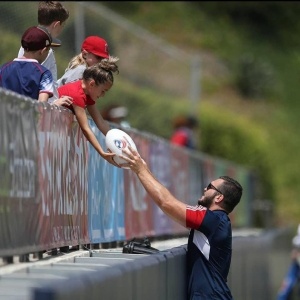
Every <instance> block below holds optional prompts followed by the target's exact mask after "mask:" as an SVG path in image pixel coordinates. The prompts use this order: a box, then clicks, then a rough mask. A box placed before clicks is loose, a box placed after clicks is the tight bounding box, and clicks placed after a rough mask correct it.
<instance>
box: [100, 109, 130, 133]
mask: <svg viewBox="0 0 300 300" xmlns="http://www.w3.org/2000/svg"><path fill="white" fill-rule="evenodd" d="M100 112H101V115H102V117H103V119H104V120H106V121H109V122H112V123H115V124H119V125H121V126H122V127H124V128H130V124H129V123H128V122H127V121H126V120H125V118H126V117H127V115H128V109H127V108H126V107H125V106H121V105H118V104H111V105H108V106H106V107H105V108H103V109H102V110H101V111H100Z"/></svg>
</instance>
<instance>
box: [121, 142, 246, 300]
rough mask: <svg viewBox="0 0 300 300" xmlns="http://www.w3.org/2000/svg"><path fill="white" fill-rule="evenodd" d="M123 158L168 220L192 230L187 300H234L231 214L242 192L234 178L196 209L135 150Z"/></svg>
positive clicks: (207, 192) (207, 191)
mask: <svg viewBox="0 0 300 300" xmlns="http://www.w3.org/2000/svg"><path fill="white" fill-rule="evenodd" d="M129 149H130V151H129V150H123V152H124V154H125V155H128V157H127V156H125V155H122V156H121V157H122V158H123V159H125V160H126V161H127V162H128V166H129V167H130V169H131V170H132V171H134V172H135V173H136V174H137V176H138V178H139V180H140V181H141V183H142V185H143V186H144V188H145V189H146V191H147V193H148V194H149V195H150V197H151V198H152V199H153V200H154V202H155V203H156V204H157V205H158V206H159V207H160V208H161V210H162V211H164V212H165V213H166V214H167V215H168V216H169V217H171V218H172V219H173V220H175V221H176V222H178V223H180V224H181V225H183V226H185V227H187V228H190V229H191V230H190V235H189V239H188V251H187V283H188V291H187V298H188V299H190V300H196V299H199V300H200V299H201V300H213V299H220V300H232V299H233V298H232V295H231V292H230V289H229V287H228V285H227V276H228V272H229V268H230V263H231V254H232V230H231V222H230V219H229V217H228V214H229V213H231V212H232V211H233V209H234V208H235V206H236V205H237V204H238V203H239V202H240V199H241V197H242V192H243V188H242V186H241V185H240V184H239V183H238V182H237V181H236V180H234V179H233V178H231V177H229V176H221V177H219V178H218V179H216V180H213V181H212V182H211V183H209V185H208V186H207V187H206V188H204V193H203V196H202V197H201V198H200V199H199V200H198V205H197V206H190V205H186V204H184V203H183V202H181V201H180V200H178V199H176V198H175V197H174V196H173V195H172V194H171V193H170V191H169V190H168V189H167V188H166V187H164V186H163V185H162V184H161V183H160V182H159V181H158V180H157V179H156V178H155V177H154V176H153V174H152V173H151V171H150V170H149V168H148V167H147V164H146V163H145V161H144V160H143V159H142V158H141V157H140V155H139V153H138V152H137V151H135V150H133V149H132V148H130V147H129Z"/></svg>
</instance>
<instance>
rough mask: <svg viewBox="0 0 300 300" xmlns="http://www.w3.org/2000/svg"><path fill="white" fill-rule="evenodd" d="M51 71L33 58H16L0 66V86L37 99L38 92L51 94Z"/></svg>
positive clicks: (50, 95)
mask: <svg viewBox="0 0 300 300" xmlns="http://www.w3.org/2000/svg"><path fill="white" fill-rule="evenodd" d="M53 84H54V83H53V77H52V74H51V72H50V71H49V70H48V69H47V68H45V67H44V66H42V65H41V64H39V63H38V61H37V60H35V59H26V58H16V59H14V60H13V61H11V62H8V63H6V64H4V65H3V66H1V68H0V86H1V87H2V88H5V89H8V90H11V91H14V92H16V93H18V94H21V95H24V96H27V97H31V98H33V99H36V100H37V99H38V97H39V93H47V94H49V97H52V95H53V89H54V87H53Z"/></svg>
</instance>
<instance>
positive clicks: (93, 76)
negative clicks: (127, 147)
mask: <svg viewBox="0 0 300 300" xmlns="http://www.w3.org/2000/svg"><path fill="white" fill-rule="evenodd" d="M118 60H119V59H118V58H112V57H110V58H108V59H104V60H102V61H101V62H99V63H98V64H96V65H94V66H91V67H88V68H86V69H85V70H84V72H83V76H82V80H77V81H75V82H71V83H67V84H65V85H63V86H61V87H59V88H58V93H59V95H60V96H62V95H67V96H71V97H72V98H73V103H72V104H71V105H70V106H68V108H69V109H70V110H71V111H72V112H73V113H74V114H75V116H76V119H77V121H78V124H79V126H80V127H81V129H82V132H83V134H84V135H85V136H86V138H87V140H88V141H89V142H90V143H91V144H92V146H93V147H94V148H95V149H96V151H97V152H98V153H99V154H100V155H101V156H102V157H103V158H104V159H105V160H107V161H108V162H109V163H111V164H113V165H115V166H118V167H120V166H119V165H118V164H116V163H115V162H114V160H113V156H114V155H115V154H113V153H106V152H104V151H103V149H102V147H101V145H100V144H99V142H98V140H97V138H96V136H95V134H94V133H93V131H92V129H91V128H90V126H89V123H88V117H87V114H86V109H87V111H88V112H89V114H90V116H91V117H92V119H93V120H94V122H95V124H96V126H97V127H98V129H99V130H100V131H101V132H102V133H103V134H104V135H106V133H107V132H108V130H109V129H110V126H109V123H108V122H107V121H105V120H104V119H103V118H102V116H101V114H100V111H99V110H98V109H97V107H96V105H95V103H96V100H97V99H98V98H100V97H104V95H105V93H107V92H108V91H109V90H110V88H111V87H112V85H113V81H114V76H113V73H115V72H116V73H119V69H118V66H117V65H116V62H117V61H118Z"/></svg>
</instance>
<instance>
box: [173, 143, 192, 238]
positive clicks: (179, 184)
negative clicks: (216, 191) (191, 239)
mask: <svg viewBox="0 0 300 300" xmlns="http://www.w3.org/2000/svg"><path fill="white" fill-rule="evenodd" d="M170 154H171V157H172V159H171V160H170V162H171V176H170V177H171V187H170V191H171V192H172V194H173V195H174V196H175V197H176V198H177V199H178V200H180V201H182V202H184V203H186V202H187V200H188V199H189V186H190V185H189V169H188V168H189V155H188V151H187V150H186V149H183V148H181V147H175V146H173V145H172V146H171V152H170ZM172 224H173V228H172V231H173V232H174V233H178V234H179V233H186V231H187V229H186V228H185V227H183V226H181V225H179V224H178V223H176V222H174V221H172Z"/></svg>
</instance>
